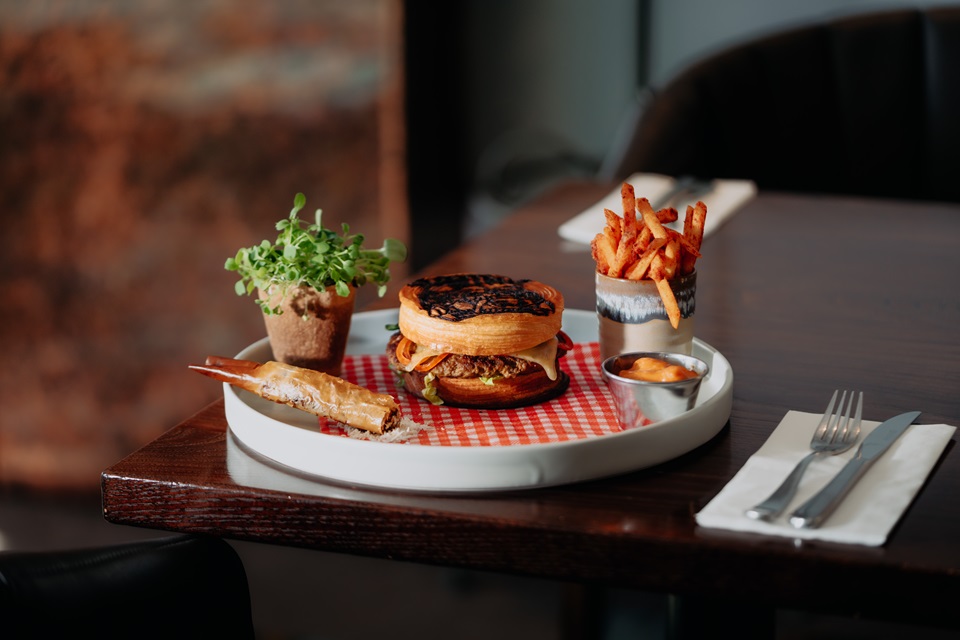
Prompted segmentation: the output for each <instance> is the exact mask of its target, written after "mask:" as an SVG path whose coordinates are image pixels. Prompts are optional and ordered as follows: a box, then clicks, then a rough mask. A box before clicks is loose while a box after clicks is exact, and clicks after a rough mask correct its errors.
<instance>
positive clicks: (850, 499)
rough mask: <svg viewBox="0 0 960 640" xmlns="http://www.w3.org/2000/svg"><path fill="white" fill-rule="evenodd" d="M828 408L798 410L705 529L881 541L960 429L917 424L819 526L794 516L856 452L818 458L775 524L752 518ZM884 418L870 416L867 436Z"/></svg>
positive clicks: (716, 504) (730, 488)
mask: <svg viewBox="0 0 960 640" xmlns="http://www.w3.org/2000/svg"><path fill="white" fill-rule="evenodd" d="M820 417H821V416H820V414H812V413H803V412H799V411H790V412H788V413H787V415H786V416H784V418H783V420H782V421H781V422H780V424H779V425H778V426H777V428H776V429H775V430H774V432H773V433H772V434H770V437H769V438H768V439H767V441H766V442H765V443H764V445H763V446H762V447H760V449H759V450H758V451H757V452H756V453H755V454H753V456H751V458H750V459H749V460H747V462H746V464H744V465H743V468H741V469H740V471H739V472H737V475H735V476H734V477H733V479H732V480H730V482H729V483H727V485H726V486H725V487H724V488H723V489H722V490H721V491H720V493H718V494H717V495H716V497H715V498H714V499H713V500H711V501H710V503H709V504H708V505H707V506H706V507H704V508H703V510H702V511H700V512H699V513H698V514H697V515H696V520H697V524H698V525H700V526H701V527H712V528H718V529H728V530H733V531H750V532H755V533H764V534H769V535H776V536H789V537H791V538H802V539H811V540H828V541H831V542H843V543H850V544H863V545H869V546H880V545H882V544H884V543H885V542H886V540H887V536H888V535H889V533H890V531H891V529H893V527H894V525H895V524H896V523H897V521H898V520H899V519H900V516H901V515H903V512H904V511H905V510H906V508H907V507H908V506H909V505H910V503H911V502H912V501H913V498H914V496H916V494H917V491H919V490H920V487H921V486H922V485H923V483H924V480H926V477H927V475H928V474H929V473H930V470H931V469H932V468H933V465H934V464H936V462H937V460H938V459H939V458H940V454H941V453H942V452H943V449H944V448H945V447H946V446H947V442H948V441H949V440H950V438H951V437H952V436H953V433H954V431H956V427H952V426H949V425H945V424H923V425H920V424H914V425H911V426H910V428H909V429H907V431H906V433H904V434H903V435H902V436H900V438H899V439H897V441H896V442H894V443H893V445H892V446H891V447H890V448H889V449H887V451H886V452H885V453H884V454H883V455H882V456H881V457H880V458H877V460H876V461H875V462H874V463H873V465H872V466H871V467H870V468H869V469H868V470H867V472H866V473H865V474H864V475H863V477H862V478H860V481H859V482H858V483H857V484H856V485H854V487H853V489H851V490H850V493H849V494H847V497H846V498H845V499H844V501H843V502H842V503H840V505H839V506H838V507H837V509H836V510H835V511H834V512H833V514H832V515H831V516H830V517H829V518H828V519H827V520H826V521H825V522H824V523H823V524H821V525H820V527H819V528H817V529H796V528H794V527H793V525H791V524H790V522H789V519H790V514H791V513H792V512H793V510H794V509H796V508H797V507H799V506H800V505H801V504H803V503H804V502H805V501H806V500H807V499H809V498H810V497H811V496H813V494H815V493H816V492H817V491H819V490H820V489H821V488H823V487H824V486H825V485H826V484H827V483H828V482H829V481H830V479H831V478H833V476H835V475H836V474H837V473H838V472H839V471H840V469H841V468H842V467H843V465H844V464H846V462H847V461H848V460H850V459H851V458H852V457H853V456H854V455H855V454H856V450H857V447H856V446H855V447H853V448H852V449H851V450H850V451H847V452H846V453H843V454H839V455H835V456H828V457H822V456H821V457H819V458H817V459H816V460H814V461H813V462H812V463H811V464H810V466H809V467H807V471H806V473H805V474H804V476H803V479H802V480H801V481H800V487H799V489H798V490H797V495H796V496H794V499H793V501H792V502H791V503H790V505H789V506H788V507H787V509H786V510H785V511H784V512H783V514H782V515H781V516H780V517H779V518H777V519H776V520H774V521H772V522H763V521H760V520H753V519H751V518H748V517H747V516H746V515H745V514H744V512H745V511H746V510H747V509H749V508H751V507H753V506H754V505H756V504H757V503H758V502H760V501H762V500H765V499H766V498H767V496H769V495H770V494H771V493H772V492H773V490H774V489H776V488H777V487H778V486H780V483H781V482H782V481H783V480H784V478H786V477H787V476H788V475H789V474H790V471H791V470H793V467H794V466H795V465H796V463H797V462H799V461H800V459H801V458H803V456H805V455H806V454H807V453H809V451H810V438H811V436H812V435H813V431H814V429H816V428H817V425H818V424H819V422H820ZM878 424H879V423H878V422H867V421H864V422H863V425H862V428H861V438H865V437H866V436H867V434H869V433H870V432H871V431H873V429H874V428H875V427H876V426H877V425H878Z"/></svg>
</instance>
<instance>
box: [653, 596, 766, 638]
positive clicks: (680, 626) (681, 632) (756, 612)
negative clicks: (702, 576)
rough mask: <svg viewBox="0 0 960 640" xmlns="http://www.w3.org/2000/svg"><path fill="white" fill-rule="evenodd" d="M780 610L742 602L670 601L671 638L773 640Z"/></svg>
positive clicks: (681, 598)
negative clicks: (777, 611)
mask: <svg viewBox="0 0 960 640" xmlns="http://www.w3.org/2000/svg"><path fill="white" fill-rule="evenodd" d="M776 626H777V625H776V610H775V609H773V608H771V607H764V606H757V605H751V604H748V603H744V602H741V601H737V602H734V601H731V600H725V599H722V598H704V597H696V596H674V595H671V596H670V598H669V611H668V615H667V638H668V639H669V640H699V639H700V638H715V637H727V636H728V635H729V637H736V638H738V639H739V640H773V638H775V637H776Z"/></svg>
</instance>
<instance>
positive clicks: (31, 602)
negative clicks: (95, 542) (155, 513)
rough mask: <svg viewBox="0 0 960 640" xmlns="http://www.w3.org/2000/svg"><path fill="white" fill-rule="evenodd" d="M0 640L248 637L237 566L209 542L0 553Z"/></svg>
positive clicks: (246, 601)
mask: <svg viewBox="0 0 960 640" xmlns="http://www.w3.org/2000/svg"><path fill="white" fill-rule="evenodd" d="M0 637H3V638H10V639H11V640H13V639H17V640H20V639H23V638H138V639H139V638H164V639H168V638H231V639H233V638H237V639H244V638H246V639H250V640H252V638H253V637H254V627H253V621H252V614H251V606H250V593H249V589H248V584H247V577H246V572H245V570H244V568H243V564H242V562H241V560H240V557H239V556H238V555H237V553H236V552H235V551H234V550H233V548H232V547H231V546H230V545H229V544H228V543H227V542H225V541H223V540H220V539H218V538H206V537H195V536H174V537H167V538H161V539H156V540H149V541H144V542H135V543H125V544H120V545H113V546H109V547H103V548H96V549H78V550H68V551H56V552H16V551H6V552H3V553H0Z"/></svg>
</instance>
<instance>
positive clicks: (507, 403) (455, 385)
mask: <svg viewBox="0 0 960 640" xmlns="http://www.w3.org/2000/svg"><path fill="white" fill-rule="evenodd" d="M423 378H424V374H423V373H420V372H417V371H411V372H407V373H403V386H404V388H405V389H406V390H407V391H409V392H410V393H412V394H414V395H416V396H418V397H420V398H424V396H423V389H424V387H425V386H426V385H424V382H423ZM569 385H570V378H569V377H568V376H567V374H566V373H564V372H563V371H559V370H558V371H557V379H556V380H551V379H550V378H548V377H547V374H546V372H544V371H543V370H542V369H538V370H537V371H533V372H530V373H526V374H523V375H519V376H513V377H509V378H497V379H496V380H494V381H493V384H486V383H485V382H484V381H483V380H481V379H480V378H436V379H434V381H433V387H434V388H435V389H436V390H437V395H438V396H439V397H440V398H441V399H442V400H443V404H444V406H449V407H464V408H470V409H513V408H516V407H526V406H529V405H532V404H538V403H540V402H545V401H547V400H550V399H552V398H556V397H557V396H559V395H560V394H562V393H563V392H564V391H566V390H567V387H568V386H569ZM424 399H426V398H424Z"/></svg>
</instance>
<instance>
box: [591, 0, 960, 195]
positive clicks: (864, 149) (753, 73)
mask: <svg viewBox="0 0 960 640" xmlns="http://www.w3.org/2000/svg"><path fill="white" fill-rule="evenodd" d="M611 166H612V167H613V169H612V171H611V172H610V175H609V176H608V177H611V178H616V179H623V178H625V177H626V176H627V175H629V174H630V173H631V172H634V171H649V172H657V173H664V174H668V175H684V174H693V175H697V176H701V177H717V178H749V179H753V180H755V181H756V182H757V184H758V186H759V187H760V188H762V189H769V190H790V191H803V192H824V193H843V194H859V195H868V196H878V197H893V198H906V199H927V200H943V201H960V7H941V8H930V9H925V10H924V9H909V10H896V11H887V12H883V13H876V14H869V15H859V16H845V17H842V18H836V19H834V20H831V21H828V22H823V23H819V24H811V25H806V26H803V27H798V28H794V29H792V30H789V31H786V32H783V33H779V34H776V35H770V36H767V37H764V38H762V39H758V40H755V41H752V42H747V43H743V44H740V45H737V46H734V47H732V48H729V49H726V50H724V51H722V52H720V53H717V54H716V55H713V56H710V57H708V58H706V59H703V60H701V61H699V62H697V63H695V64H694V65H692V66H690V67H688V68H687V69H686V70H684V71H682V72H681V73H679V74H678V75H677V76H675V77H674V78H673V79H672V80H670V81H669V82H667V83H666V84H665V85H664V86H663V87H661V88H659V89H655V90H654V93H653V98H652V100H651V102H650V103H649V106H648V108H647V110H646V112H645V113H644V115H643V117H642V118H641V119H640V120H639V124H638V126H637V128H636V130H635V131H634V133H633V138H632V140H631V142H630V144H629V145H628V146H627V147H626V151H625V152H624V153H623V154H622V156H621V157H620V158H619V159H615V161H614V162H613V163H612V165H611Z"/></svg>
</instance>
